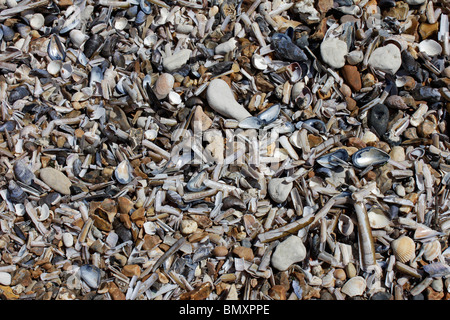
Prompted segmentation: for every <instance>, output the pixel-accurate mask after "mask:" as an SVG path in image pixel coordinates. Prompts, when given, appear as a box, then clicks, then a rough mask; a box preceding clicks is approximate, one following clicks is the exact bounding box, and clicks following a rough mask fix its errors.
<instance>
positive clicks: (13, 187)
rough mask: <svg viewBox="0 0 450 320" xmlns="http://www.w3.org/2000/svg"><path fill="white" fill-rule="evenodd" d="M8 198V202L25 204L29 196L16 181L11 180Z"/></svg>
mask: <svg viewBox="0 0 450 320" xmlns="http://www.w3.org/2000/svg"><path fill="white" fill-rule="evenodd" d="M7 197H8V200H9V201H11V202H13V203H24V202H25V200H26V199H27V197H28V196H27V194H26V192H25V191H23V189H22V188H21V187H20V186H19V185H18V184H17V183H16V182H15V181H13V180H10V181H9V184H8V193H7Z"/></svg>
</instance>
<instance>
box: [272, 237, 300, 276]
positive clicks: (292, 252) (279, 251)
mask: <svg viewBox="0 0 450 320" xmlns="http://www.w3.org/2000/svg"><path fill="white" fill-rule="evenodd" d="M305 257H306V248H305V246H304V245H303V241H302V239H300V238H299V237H297V236H294V235H292V236H290V237H288V238H287V239H286V240H284V241H282V242H280V243H279V244H278V246H277V247H276V248H275V250H274V252H273V254H272V258H271V262H272V266H273V267H274V268H276V269H278V270H280V271H285V270H287V269H288V268H289V267H290V266H291V265H292V264H294V263H296V262H300V261H303V259H305Z"/></svg>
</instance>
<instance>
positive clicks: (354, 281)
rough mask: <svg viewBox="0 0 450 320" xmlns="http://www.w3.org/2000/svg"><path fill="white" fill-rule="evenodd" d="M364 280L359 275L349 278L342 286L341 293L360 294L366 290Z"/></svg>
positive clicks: (351, 295)
mask: <svg viewBox="0 0 450 320" xmlns="http://www.w3.org/2000/svg"><path fill="white" fill-rule="evenodd" d="M366 286H367V284H366V280H365V279H364V278H363V277H361V276H356V277H353V278H350V279H349V280H348V281H347V282H346V283H345V284H344V285H343V286H342V289H341V291H342V293H345V294H346V295H348V296H349V297H355V296H360V295H362V294H363V293H364V290H366Z"/></svg>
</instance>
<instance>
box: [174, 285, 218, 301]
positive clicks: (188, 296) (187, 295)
mask: <svg viewBox="0 0 450 320" xmlns="http://www.w3.org/2000/svg"><path fill="white" fill-rule="evenodd" d="M211 292H212V285H211V283H210V282H204V283H202V284H201V285H199V286H197V287H196V288H195V289H194V290H192V291H189V292H184V293H182V294H181V295H180V297H179V299H180V300H205V299H206V298H208V296H209V295H210V293H211Z"/></svg>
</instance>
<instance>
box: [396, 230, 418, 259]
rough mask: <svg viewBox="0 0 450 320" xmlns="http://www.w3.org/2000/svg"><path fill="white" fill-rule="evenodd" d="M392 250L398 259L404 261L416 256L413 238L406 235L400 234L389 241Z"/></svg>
mask: <svg viewBox="0 0 450 320" xmlns="http://www.w3.org/2000/svg"><path fill="white" fill-rule="evenodd" d="M391 248H392V251H393V253H394V255H395V257H396V258H397V260H398V261H400V262H403V263H406V262H408V261H411V260H412V259H414V258H415V256H416V253H415V251H416V245H415V243H414V240H413V239H411V238H410V237H408V236H401V237H400V238H398V239H395V240H394V241H392V242H391Z"/></svg>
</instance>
